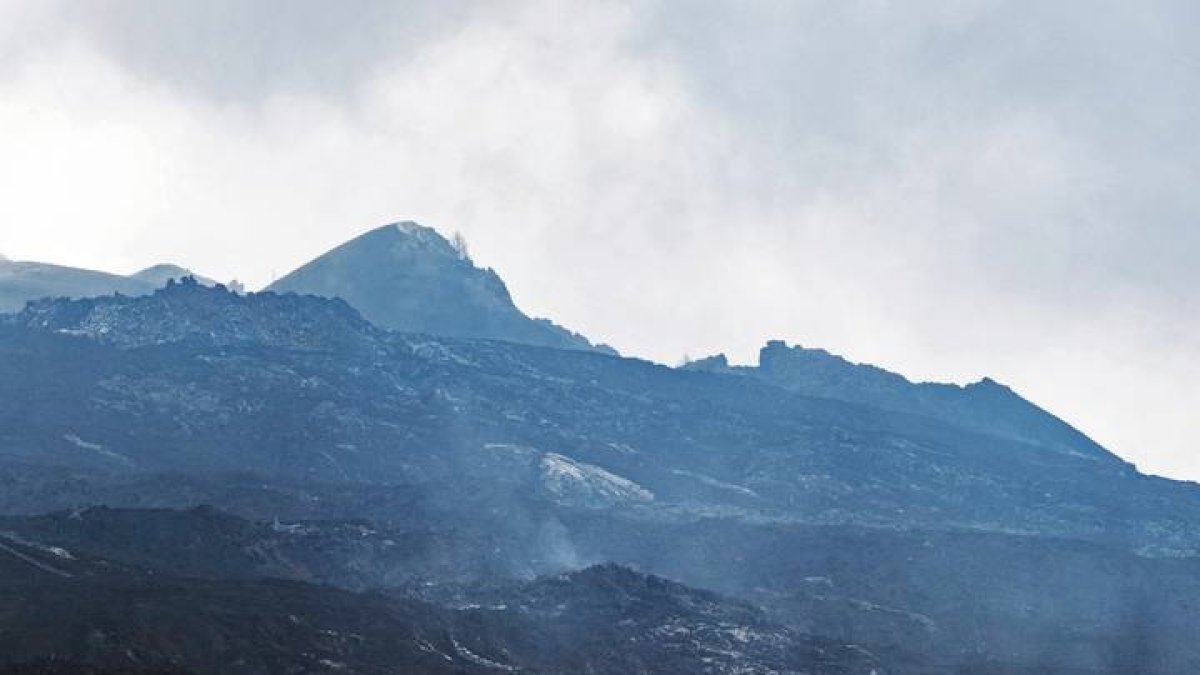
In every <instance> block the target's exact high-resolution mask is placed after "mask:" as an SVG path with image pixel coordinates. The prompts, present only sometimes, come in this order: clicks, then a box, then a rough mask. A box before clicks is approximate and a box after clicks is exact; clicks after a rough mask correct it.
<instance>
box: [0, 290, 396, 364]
mask: <svg viewBox="0 0 1200 675" xmlns="http://www.w3.org/2000/svg"><path fill="white" fill-rule="evenodd" d="M9 321H10V323H15V324H17V325H23V326H27V327H31V328H36V329H38V330H42V331H50V332H55V333H59V334H66V335H79V336H85V337H89V338H92V339H94V340H96V341H98V342H101V343H104V344H111V345H114V346H117V347H120V348H132V347H142V346H147V345H163V344H170V343H175V342H181V341H185V340H200V341H204V342H208V343H211V344H236V343H254V344H260V345H268V346H271V347H280V348H286V349H303V350H346V349H350V350H351V351H353V348H355V347H357V346H361V345H364V344H367V343H369V342H370V340H371V337H372V336H375V335H378V334H379V333H380V331H378V330H377V329H376V328H375V327H373V326H371V325H370V324H369V323H367V322H366V321H365V320H363V318H362V317H361V316H359V314H358V312H356V311H354V310H353V309H352V308H351V307H350V306H349V305H347V304H346V303H345V302H342V301H340V300H333V301H325V300H318V299H316V298H308V297H300V296H296V295H283V296H280V295H276V294H273V293H259V294H252V295H238V294H236V293H232V292H230V291H229V290H228V289H227V288H226V287H225V286H222V285H220V284H218V285H216V286H205V285H203V284H201V283H200V282H198V281H196V280H195V279H194V278H192V277H184V278H183V279H182V280H180V281H178V282H177V281H175V280H174V279H171V280H168V281H167V285H166V286H164V287H163V288H161V289H159V290H157V291H154V292H153V293H152V294H150V295H148V296H141V297H124V296H104V297H97V298H85V299H82V300H62V299H57V300H40V301H36V302H32V303H29V305H27V306H26V308H25V309H24V310H22V311H21V312H20V313H19V314H17V315H15V316H14V317H12V318H11V319H10V320H9Z"/></svg>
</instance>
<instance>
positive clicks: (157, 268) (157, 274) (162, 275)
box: [129, 263, 217, 288]
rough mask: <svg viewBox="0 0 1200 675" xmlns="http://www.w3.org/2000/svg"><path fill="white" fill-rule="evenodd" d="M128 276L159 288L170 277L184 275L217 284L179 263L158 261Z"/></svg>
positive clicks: (210, 284)
mask: <svg viewBox="0 0 1200 675" xmlns="http://www.w3.org/2000/svg"><path fill="white" fill-rule="evenodd" d="M129 277H130V278H131V279H140V280H141V281H145V282H147V283H149V284H152V285H153V286H154V287H155V288H161V287H162V286H163V285H164V284H166V283H167V282H168V281H170V280H171V279H175V280H179V279H183V278H185V277H192V278H193V279H195V280H196V281H198V282H200V283H201V284H204V285H205V286H215V285H216V284H217V282H216V281H214V280H212V279H209V278H207V277H202V276H200V275H199V274H196V273H195V272H193V271H191V270H189V269H187V268H186V267H180V266H179V265H175V264H172V263H159V264H157V265H151V266H150V267H147V268H146V269H144V270H139V271H137V272H134V273H133V274H130V275H129Z"/></svg>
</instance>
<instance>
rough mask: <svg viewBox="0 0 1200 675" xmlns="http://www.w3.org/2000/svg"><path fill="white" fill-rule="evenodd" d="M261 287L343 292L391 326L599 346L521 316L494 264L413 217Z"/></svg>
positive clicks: (546, 343)
mask: <svg viewBox="0 0 1200 675" xmlns="http://www.w3.org/2000/svg"><path fill="white" fill-rule="evenodd" d="M266 290H269V291H275V292H280V293H288V292H294V293H306V294H312V295H320V296H324V297H331V298H342V299H343V300H345V301H346V302H348V303H350V305H352V306H353V307H355V308H356V309H358V311H360V312H362V314H363V316H364V317H366V318H367V319H368V320H370V321H371V322H373V323H375V324H377V325H379V326H382V327H385V328H389V329H392V330H399V331H405V332H412V333H429V334H433V335H445V336H450V337H466V338H487V339H495V340H506V341H508V342H518V343H524V344H532V345H538V346H545V347H556V348H559V349H583V350H594V349H599V348H597V347H594V346H593V345H592V344H591V343H590V342H588V341H587V339H585V338H583V337H582V336H580V335H577V334H574V333H571V332H570V331H567V330H564V329H563V328H560V327H559V326H556V325H554V324H552V323H550V322H547V321H541V320H537V319H532V318H530V317H528V316H526V315H525V314H524V313H523V312H521V310H520V309H518V308H517V306H516V305H515V304H514V303H513V300H512V297H511V296H510V295H509V292H508V288H507V287H506V286H505V285H504V281H503V280H501V279H500V277H499V276H498V275H497V274H496V273H495V272H494V271H492V270H491V269H486V268H479V267H476V266H475V264H474V262H472V260H471V258H470V256H468V255H467V253H466V247H465V243H463V242H462V240H461V238H460V237H457V236H456V237H455V240H454V242H451V241H450V240H448V239H446V238H445V237H443V236H442V235H441V234H439V233H438V231H437V230H435V229H433V228H431V227H426V226H424V225H420V224H418V223H416V222H413V221H402V222H397V223H390V224H388V225H384V226H382V227H377V228H375V229H373V230H370V231H368V232H366V233H364V234H362V235H359V236H358V237H355V238H354V239H351V240H350V241H347V242H346V243H344V244H341V245H340V246H337V247H336V248H334V249H332V250H330V251H328V252H327V253H324V254H322V255H320V256H318V257H317V258H315V259H313V260H312V261H310V262H308V263H307V264H305V265H303V266H302V267H300V268H299V269H297V270H295V271H293V272H291V273H290V274H288V275H287V276H285V277H283V278H282V279H280V280H279V281H276V282H275V283H273V284H271V285H270V286H268V287H267V289H266Z"/></svg>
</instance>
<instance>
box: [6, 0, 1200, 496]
mask: <svg viewBox="0 0 1200 675" xmlns="http://www.w3.org/2000/svg"><path fill="white" fill-rule="evenodd" d="M580 5H581V3H565V2H560V1H559V0H534V1H532V2H522V3H515V4H514V3H505V2H500V3H496V2H475V1H472V0H462V1H459V0H438V1H437V2H432V1H420V0H406V1H404V2H391V1H384V0H379V1H376V0H365V1H363V2H359V3H357V8H356V11H353V12H349V11H345V10H344V8H343V7H341V6H339V5H336V4H329V3H324V2H313V1H309V0H299V1H296V2H292V1H287V2H285V1H283V0H264V1H262V2H255V3H240V2H233V1H231V0H219V1H217V2H197V1H190V0H181V1H179V2H171V3H160V2H156V1H154V0H124V1H121V2H115V1H110V0H100V1H98V2H89V3H86V6H84V7H80V6H78V3H70V2H60V1H58V0H47V1H45V2H20V1H17V0H9V1H7V2H2V1H0V55H2V56H3V58H0V128H4V129H6V130H8V133H6V134H5V136H4V139H3V144H4V145H3V152H0V180H3V182H4V186H5V190H4V193H5V199H4V200H3V201H2V202H0V250H2V251H3V252H4V253H5V254H6V255H8V256H9V257H11V258H14V259H22V260H36V261H43V262H49V263H56V264H60V265H67V266H72V267H80V268H88V269H101V270H107V271H114V272H127V271H130V270H135V269H140V268H142V267H145V266H147V265H149V264H151V263H153V262H156V261H159V260H163V259H165V260H170V261H174V262H177V263H179V264H181V265H183V266H185V267H188V268H190V269H194V270H198V271H200V272H202V273H203V274H205V275H207V276H209V277H211V278H214V279H218V280H222V281H226V280H229V279H234V278H237V279H241V280H242V281H245V282H246V283H247V285H248V287H249V288H251V289H259V288H263V287H265V286H266V285H268V284H269V283H270V282H272V281H273V280H275V279H278V278H280V277H281V276H282V275H284V274H286V273H287V272H288V271H290V270H292V269H295V268H296V267H298V266H300V265H301V264H303V263H304V262H305V261H307V260H310V259H311V258H312V257H313V256H314V255H315V254H316V253H317V252H320V251H325V250H328V249H330V248H332V247H333V246H335V245H337V244H339V243H341V242H343V241H346V240H348V239H350V238H352V237H354V236H356V235H358V234H360V233H361V232H362V230H363V229H364V228H366V227H370V226H371V225H372V224H382V223H387V222H392V221H396V220H403V219H413V220H417V221H419V222H422V223H424V224H425V225H429V226H434V227H438V228H441V229H442V230H443V231H445V232H446V233H449V232H451V231H453V230H461V231H462V232H463V234H464V235H465V236H466V238H467V240H468V241H469V242H471V244H472V254H473V256H474V257H475V259H476V261H477V262H478V263H479V265H480V266H481V267H491V268H494V269H496V270H501V271H502V272H503V274H504V276H505V281H506V282H507V285H508V287H509V290H510V291H511V293H512V296H513V298H514V299H515V301H516V304H517V305H518V306H519V307H521V308H522V309H523V310H524V311H525V312H526V313H528V314H530V315H531V316H546V317H551V318H553V319H554V320H555V321H558V322H560V323H562V324H563V325H565V326H568V327H570V328H571V329H572V330H574V331H578V332H580V333H582V334H585V335H588V336H589V337H590V338H592V339H593V340H595V341H599V342H603V343H606V344H610V345H612V346H613V347H615V348H616V349H618V350H619V351H621V352H622V353H625V354H637V355H640V356H643V357H646V358H652V359H654V360H656V361H659V362H662V363H676V362H678V361H679V360H681V359H682V358H683V357H684V355H691V356H693V357H698V356H701V355H705V354H714V353H718V352H724V353H726V354H727V355H728V356H729V357H730V359H732V361H733V362H735V363H752V362H754V360H755V358H756V354H757V351H758V349H759V347H761V346H762V344H763V343H764V342H765V341H766V340H768V339H772V338H780V339H786V340H789V341H791V342H800V343H803V344H812V345H820V346H825V347H827V348H830V349H835V350H836V351H838V352H839V353H843V354H846V355H847V356H848V357H850V358H851V359H853V360H855V361H866V362H870V363H877V364H883V365H886V366H888V367H889V368H891V369H893V370H896V371H898V372H901V373H903V374H905V375H906V376H908V377H909V378H911V379H913V380H916V381H922V380H929V381H942V382H958V383H963V384H965V383H967V382H974V381H977V380H979V379H980V378H981V377H983V376H985V375H990V376H992V377H994V378H996V379H997V380H1000V381H1003V382H1006V383H1009V384H1010V385H1012V386H1014V387H1016V388H1017V389H1018V390H1020V391H1021V392H1023V393H1024V394H1025V395H1026V396H1027V397H1028V398H1029V399H1030V400H1032V401H1035V402H1037V403H1039V404H1041V405H1043V406H1046V407H1048V408H1050V409H1052V410H1055V411H1056V412H1058V413H1059V414H1062V415H1065V416H1068V417H1070V418H1071V419H1073V420H1076V421H1077V422H1078V423H1080V424H1081V425H1083V426H1085V427H1086V428H1087V429H1089V430H1090V431H1091V432H1092V434H1093V435H1094V436H1095V437H1096V438H1098V439H1100V440H1101V441H1103V442H1104V443H1105V444H1106V445H1108V446H1110V447H1112V448H1114V449H1116V450H1119V451H1120V452H1121V453H1122V454H1123V455H1125V456H1128V457H1130V458H1131V459H1132V460H1134V461H1136V462H1137V463H1138V465H1139V466H1142V467H1143V468H1145V469H1147V470H1151V471H1154V472H1157V473H1167V474H1169V475H1172V476H1176V477H1181V478H1197V477H1200V466H1197V465H1196V461H1197V460H1196V457H1197V455H1196V452H1195V448H1196V447H1197V445H1198V444H1200V437H1198V436H1197V431H1196V425H1195V423H1194V410H1196V409H1197V408H1200V398H1198V397H1200V393H1198V390H1197V388H1196V387H1195V382H1197V381H1200V365H1197V364H1200V342H1198V341H1197V338H1196V336H1197V335H1200V326H1197V325H1196V317H1197V316H1200V311H1198V310H1200V308H1198V307H1197V305H1196V303H1197V300H1196V294H1195V293H1194V288H1195V287H1196V285H1197V278H1196V266H1195V265H1194V260H1195V258H1196V257H1197V251H1198V250H1200V249H1198V247H1200V241H1198V240H1197V237H1200V230H1198V229H1197V228H1196V227H1194V225H1193V221H1194V217H1193V215H1194V213H1195V212H1196V210H1197V207H1198V204H1197V193H1196V191H1195V190H1193V189H1191V185H1193V184H1194V183H1195V180H1194V179H1195V174H1196V162H1195V161H1194V158H1195V156H1196V155H1197V153H1198V148H1197V143H1198V142H1200V141H1198V140H1197V137H1196V135H1195V134H1194V133H1193V128H1194V126H1195V124H1194V120H1195V118H1196V116H1197V110H1198V109H1200V106H1198V102H1197V93H1196V92H1200V86H1197V85H1198V84H1200V83H1198V82H1197V73H1196V69H1195V68H1192V67H1191V65H1190V64H1192V63H1194V62H1195V61H1196V60H1197V50H1198V49H1200V46H1198V45H1197V42H1196V40H1194V39H1193V36H1192V34H1191V31H1190V29H1189V27H1190V26H1192V25H1194V24H1195V23H1196V20H1197V18H1198V17H1197V16H1196V7H1195V4H1194V3H1191V2H1183V1H1181V0H1152V1H1150V2H1142V3H1118V2H1101V3H1096V2H1082V1H1080V0H1065V1H1063V2H1055V3H1040V2H1003V3H1001V2H991V1H988V0H980V1H968V2H937V1H934V2H930V3H922V4H921V5H919V6H912V5H911V4H904V5H899V4H895V5H890V4H884V3H874V2H846V3H836V4H832V5H825V4H821V3H812V2H803V1H801V2H789V3H779V2H750V3H738V2H710V1H706V0H699V1H690V0H688V1H684V0H651V1H650V2H637V3H631V2H625V1H624V0H601V1H599V2H589V3H582V5H583V6H580ZM1131 412H1132V413H1133V414H1130V413H1131Z"/></svg>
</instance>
